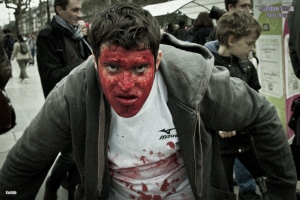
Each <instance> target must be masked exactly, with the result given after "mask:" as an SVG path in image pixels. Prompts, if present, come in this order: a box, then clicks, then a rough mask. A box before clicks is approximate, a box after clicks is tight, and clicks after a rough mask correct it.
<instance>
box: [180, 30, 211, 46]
mask: <svg viewBox="0 0 300 200" xmlns="http://www.w3.org/2000/svg"><path fill="white" fill-rule="evenodd" d="M211 31H212V28H211V27H205V26H194V27H191V28H190V29H189V30H188V31H187V35H186V38H187V40H188V38H189V35H191V34H192V35H194V40H193V41H189V42H194V43H197V44H200V45H204V44H205V43H206V42H207V38H208V36H209V34H210V32H211Z"/></svg>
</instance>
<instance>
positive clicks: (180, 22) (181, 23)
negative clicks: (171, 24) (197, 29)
mask: <svg viewBox="0 0 300 200" xmlns="http://www.w3.org/2000/svg"><path fill="white" fill-rule="evenodd" d="M178 24H179V28H184V27H185V21H183V20H180V21H179V23H178Z"/></svg>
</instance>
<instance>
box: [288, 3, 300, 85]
mask: <svg viewBox="0 0 300 200" xmlns="http://www.w3.org/2000/svg"><path fill="white" fill-rule="evenodd" d="M292 6H293V7H292V8H293V9H294V10H293V11H290V12H289V14H288V26H289V31H290V37H289V50H290V57H291V62H292V66H293V69H294V72H295V75H296V76H297V77H298V78H299V79H300V26H299V20H300V13H299V10H300V1H296V0H294V1H293V3H292Z"/></svg>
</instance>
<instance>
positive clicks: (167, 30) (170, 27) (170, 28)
mask: <svg viewBox="0 0 300 200" xmlns="http://www.w3.org/2000/svg"><path fill="white" fill-rule="evenodd" d="M165 32H166V33H169V34H171V35H174V25H173V24H172V23H169V24H168V26H167V29H166V30H165Z"/></svg>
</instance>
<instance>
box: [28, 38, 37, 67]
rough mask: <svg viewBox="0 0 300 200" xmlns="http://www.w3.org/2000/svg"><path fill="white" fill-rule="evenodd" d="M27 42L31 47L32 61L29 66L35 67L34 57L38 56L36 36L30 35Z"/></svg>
mask: <svg viewBox="0 0 300 200" xmlns="http://www.w3.org/2000/svg"><path fill="white" fill-rule="evenodd" d="M27 42H28V44H29V47H30V53H31V57H32V60H31V61H30V62H29V65H34V57H35V54H36V36H35V35H34V34H30V37H28V39H27Z"/></svg>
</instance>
